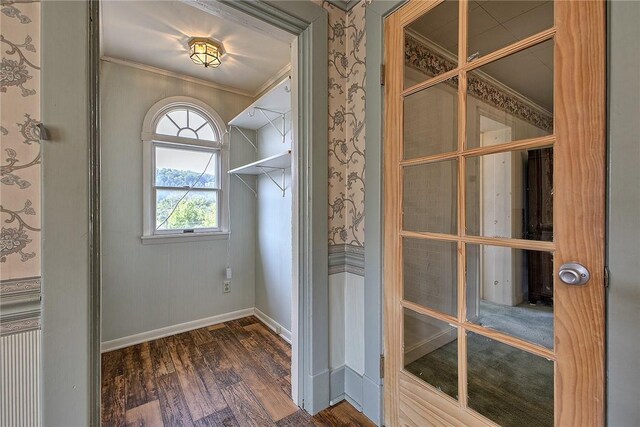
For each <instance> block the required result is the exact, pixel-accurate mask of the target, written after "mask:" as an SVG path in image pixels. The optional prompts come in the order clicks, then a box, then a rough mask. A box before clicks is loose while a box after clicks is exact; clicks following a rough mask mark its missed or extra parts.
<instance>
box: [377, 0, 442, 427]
mask: <svg viewBox="0 0 640 427" xmlns="http://www.w3.org/2000/svg"><path fill="white" fill-rule="evenodd" d="M425 4H427V2H422V3H421V2H414V3H410V4H408V5H411V6H412V8H414V7H415V6H416V5H423V6H424V5H425ZM432 4H435V3H432ZM406 6H407V5H405V6H403V7H402V8H401V9H399V11H398V12H396V13H393V14H392V15H390V16H389V17H388V18H387V19H386V21H385V52H384V57H385V61H384V62H385V64H387V65H386V73H385V74H386V75H385V80H386V81H385V99H386V100H387V104H386V107H385V121H386V123H394V124H395V126H385V130H384V135H385V138H384V153H385V156H384V182H385V185H384V196H385V197H384V199H385V204H384V224H385V227H384V254H385V255H384V274H383V277H384V316H385V319H386V322H385V326H386V328H385V329H386V334H385V336H384V353H385V360H384V372H385V387H384V408H385V411H384V421H385V425H388V426H395V425H398V421H399V418H398V415H399V412H398V411H399V409H398V404H399V399H398V391H399V383H398V374H399V370H398V367H399V366H401V364H402V354H401V352H402V311H401V307H400V304H399V295H400V286H401V283H402V282H401V281H400V280H399V279H398V276H399V266H400V265H401V259H400V256H401V255H400V250H399V247H400V236H399V234H398V232H397V230H399V229H400V227H401V219H402V218H401V213H400V203H401V200H402V199H401V193H400V192H401V191H402V186H401V181H400V168H398V167H397V164H398V162H399V161H400V159H401V150H402V144H401V142H402V132H403V129H402V121H401V118H402V110H401V107H402V106H401V104H400V102H397V101H395V100H397V99H399V97H400V92H401V90H402V82H403V77H404V69H403V63H404V61H403V58H404V52H403V51H404V50H403V48H402V46H403V41H404V40H403V39H404V38H403V34H402V29H401V24H400V19H401V15H402V14H404V15H405V16H407V9H405V7H406Z"/></svg>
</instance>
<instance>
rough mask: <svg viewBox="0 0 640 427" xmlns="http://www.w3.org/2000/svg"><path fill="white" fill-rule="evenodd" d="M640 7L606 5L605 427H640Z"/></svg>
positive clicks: (620, 3)
mask: <svg viewBox="0 0 640 427" xmlns="http://www.w3.org/2000/svg"><path fill="white" fill-rule="evenodd" d="M638 22H640V2H637V1H620V0H617V1H611V2H609V141H608V144H609V212H608V222H609V230H608V239H607V240H608V253H607V258H608V266H609V271H610V285H609V286H610V288H609V292H608V307H607V322H608V323H607V335H608V336H607V339H608V343H607V351H608V356H607V358H608V360H607V368H608V369H607V370H608V389H607V393H608V395H607V406H608V407H607V413H608V417H607V418H608V425H609V426H611V427H627V426H638V425H640V405H639V404H638V403H639V402H640V369H638V360H640V329H638V325H640V279H639V278H638V277H639V276H638V264H640V247H639V243H640V168H639V167H638V165H639V164H640V121H639V120H638V118H639V117H640V83H639V78H640V44H638V42H639V41H640V26H638Z"/></svg>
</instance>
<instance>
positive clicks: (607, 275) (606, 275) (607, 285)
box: [604, 266, 609, 289]
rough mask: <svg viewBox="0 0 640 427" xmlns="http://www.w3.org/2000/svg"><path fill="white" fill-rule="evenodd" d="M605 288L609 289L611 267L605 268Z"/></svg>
mask: <svg viewBox="0 0 640 427" xmlns="http://www.w3.org/2000/svg"><path fill="white" fill-rule="evenodd" d="M604 288H605V289H609V267H607V266H605V267H604Z"/></svg>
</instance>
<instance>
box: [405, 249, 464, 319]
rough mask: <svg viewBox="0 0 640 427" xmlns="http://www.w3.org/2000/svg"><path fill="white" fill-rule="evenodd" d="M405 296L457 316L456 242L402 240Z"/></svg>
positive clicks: (417, 302) (415, 301)
mask: <svg viewBox="0 0 640 427" xmlns="http://www.w3.org/2000/svg"><path fill="white" fill-rule="evenodd" d="M402 261H403V273H402V274H403V281H404V299H405V300H407V301H411V302H414V303H416V304H420V305H422V306H424V307H428V308H431V309H434V310H438V311H441V312H443V313H446V314H450V315H452V316H456V313H457V310H458V309H457V307H458V299H457V295H458V285H457V283H458V275H457V271H458V245H457V243H456V242H444V241H440V240H427V239H409V238H405V239H403V240H402Z"/></svg>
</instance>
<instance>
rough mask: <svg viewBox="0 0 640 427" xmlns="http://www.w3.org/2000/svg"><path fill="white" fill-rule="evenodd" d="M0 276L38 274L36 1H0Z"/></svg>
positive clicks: (38, 87) (38, 199) (38, 80)
mask: <svg viewBox="0 0 640 427" xmlns="http://www.w3.org/2000/svg"><path fill="white" fill-rule="evenodd" d="M0 12H1V13H0V23H1V24H2V25H1V30H0V45H1V48H2V51H1V61H2V65H1V67H2V68H1V70H0V165H1V169H0V194H1V196H0V217H1V221H2V224H1V237H0V280H2V281H3V282H5V281H8V280H11V281H12V283H14V284H15V279H20V278H33V277H37V276H40V140H39V127H38V125H39V122H38V120H39V117H40V96H39V91H40V67H39V64H40V52H39V41H40V3H38V2H14V1H11V0H1V2H0Z"/></svg>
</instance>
